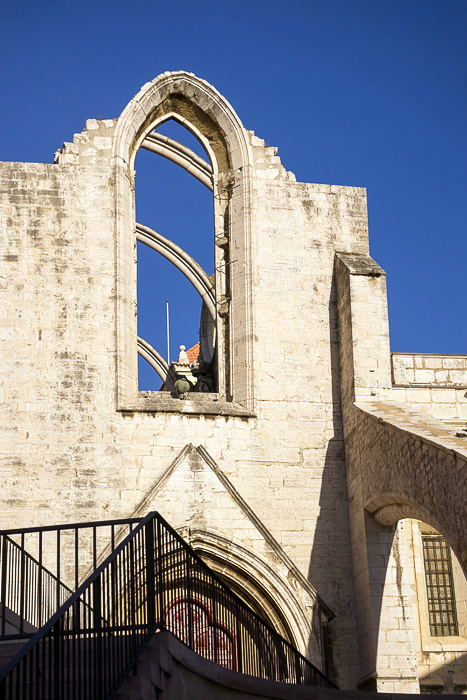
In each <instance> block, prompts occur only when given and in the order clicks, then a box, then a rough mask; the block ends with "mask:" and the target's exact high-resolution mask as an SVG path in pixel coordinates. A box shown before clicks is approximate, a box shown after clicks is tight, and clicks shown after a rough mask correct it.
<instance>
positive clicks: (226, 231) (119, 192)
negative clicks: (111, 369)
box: [113, 72, 254, 415]
mask: <svg viewBox="0 0 467 700" xmlns="http://www.w3.org/2000/svg"><path fill="white" fill-rule="evenodd" d="M170 120H172V121H173V122H175V123H176V124H178V126H179V127H180V126H181V127H184V128H185V129H187V130H188V132H190V134H191V135H192V136H193V137H195V138H196V139H197V142H198V143H199V144H200V145H201V146H202V148H203V149H204V153H205V154H206V157H203V155H202V152H201V153H200V151H199V150H198V149H196V148H195V149H194V148H190V147H189V146H186V145H184V144H183V143H182V144H180V142H179V141H177V140H176V139H173V138H171V136H168V135H167V132H166V133H164V125H166V126H167V124H168V123H169V122H170ZM140 149H141V150H142V149H144V151H149V152H152V153H151V155H153V154H156V156H163V157H165V158H166V159H168V160H171V161H172V162H174V163H176V164H177V165H179V166H180V167H181V168H182V170H186V171H187V172H188V173H189V174H190V175H192V176H194V178H195V179H196V180H198V182H200V183H202V185H204V186H205V188H206V189H207V190H210V191H212V195H211V196H212V202H213V214H214V216H213V219H214V224H213V229H214V230H213V234H212V249H213V260H212V268H208V269H204V267H205V266H204V267H203V265H202V264H201V265H200V264H198V262H197V260H196V255H194V254H192V253H191V250H193V248H192V249H191V250H190V252H189V251H188V250H186V249H185V248H184V247H183V246H181V245H179V244H178V242H176V241H174V240H172V239H171V238H170V237H167V236H166V235H164V232H163V231H158V230H157V229H156V228H155V227H153V226H151V222H146V221H140V220H138V219H137V218H136V213H138V214H139V212H138V211H136V212H135V188H136V189H137V188H138V186H139V180H138V177H139V175H138V174H136V176H135V159H136V157H137V155H138V152H139V151H140ZM251 162H252V153H251V147H250V145H249V142H248V138H247V132H246V130H245V129H244V127H243V126H242V125H241V123H240V121H239V119H238V117H237V115H236V114H235V112H234V111H233V109H232V108H231V107H230V105H229V104H228V103H227V102H226V101H225V100H224V98H222V97H221V96H220V95H219V93H217V91H215V90H214V88H212V87H211V86H210V85H208V84H207V83H205V82H204V81H202V80H199V79H198V78H195V76H193V75H191V74H188V73H183V72H176V73H165V74H163V75H161V76H159V77H158V78H156V79H155V80H154V81H152V83H148V84H147V85H145V86H144V87H143V88H142V89H141V91H140V93H139V94H138V95H136V97H135V98H134V99H133V100H132V101H131V102H130V103H129V105H128V106H127V108H126V109H125V110H124V111H123V113H122V115H121V117H120V118H119V120H118V122H117V127H116V132H115V139H114V148H113V164H114V173H115V192H116V232H117V337H118V356H117V387H118V394H117V403H118V407H119V409H120V410H159V409H160V410H180V407H179V404H180V402H179V401H178V400H177V398H175V395H174V394H173V393H172V394H171V392H170V391H162V392H152V391H141V390H140V388H139V387H138V353H139V354H140V356H141V357H143V358H144V360H145V361H147V362H149V363H150V364H151V366H152V367H153V368H154V369H155V370H156V371H158V374H160V375H162V378H163V379H164V381H165V382H166V386H165V387H164V388H167V389H170V388H171V387H170V384H171V383H172V385H173V383H174V380H175V378H176V372H175V373H174V371H173V369H174V368H170V367H168V364H167V357H166V353H165V351H164V348H161V347H158V348H155V347H154V345H153V344H152V343H151V341H150V339H147V338H144V337H140V336H139V334H138V328H137V324H138V320H137V305H136V284H137V274H136V261H137V255H136V247H137V244H139V243H141V244H143V245H145V246H148V247H150V248H152V249H153V250H154V251H156V252H157V253H158V254H159V255H160V256H162V257H163V258H164V259H165V260H167V261H169V263H170V264H172V265H174V266H175V267H176V269H177V270H178V272H179V273H180V274H181V275H183V277H184V278H186V279H187V280H188V281H189V282H190V284H191V285H192V286H193V288H194V289H195V290H196V291H197V293H198V294H199V295H200V297H201V299H202V309H201V314H200V320H199V322H198V323H199V329H200V338H199V342H200V353H199V357H198V361H197V363H196V365H195V366H194V367H193V368H192V369H194V370H195V375H196V374H197V376H196V379H197V382H196V383H198V381H199V384H198V389H201V391H199V392H196V391H195V392H194V393H193V398H196V394H197V393H198V394H203V395H204V396H203V399H202V402H201V403H200V404H196V401H195V409H196V406H197V405H199V407H200V408H199V410H200V411H201V412H211V413H212V412H217V410H220V411H222V412H225V411H227V412H232V413H233V414H239V413H240V414H242V411H243V412H244V413H246V414H248V415H249V414H250V413H251V410H253V408H254V406H253V385H254V384H253V363H252V342H253V333H252V306H251V302H250V299H251V289H250V287H251V260H250V229H251V208H250V204H249V201H250V196H251V194H250V190H251V167H249V166H251ZM163 184H164V183H161V182H159V183H155V185H154V186H155V187H157V188H161V189H163ZM137 201H138V200H137ZM185 204H186V202H184V201H183V191H181V192H180V197H179V206H180V207H183V206H185ZM195 252H196V246H195ZM164 303H165V299H162V304H164ZM159 304H160V300H159ZM159 325H161V323H160V322H159ZM195 340H197V339H196V338H195ZM183 344H184V345H191V344H192V341H191V340H190V339H188V340H187V342H183ZM233 358H235V362H233V361H232V360H233ZM175 369H176V368H175ZM171 370H172V371H171ZM141 388H142V387H141ZM206 390H207V391H206ZM190 398H191V396H190ZM177 401H178V404H177ZM209 401H211V404H210V405H208V404H209ZM235 405H236V406H237V407H236V408H235ZM229 407H230V408H229ZM195 409H194V410H195Z"/></svg>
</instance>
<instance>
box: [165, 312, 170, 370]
mask: <svg viewBox="0 0 467 700" xmlns="http://www.w3.org/2000/svg"><path fill="white" fill-rule="evenodd" d="M165 303H166V309H167V364H168V365H169V367H170V327H169V300H168V299H166V300H165Z"/></svg>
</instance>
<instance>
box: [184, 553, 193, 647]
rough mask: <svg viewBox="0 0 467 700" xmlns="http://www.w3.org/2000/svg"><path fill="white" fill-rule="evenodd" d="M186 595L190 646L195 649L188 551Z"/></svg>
mask: <svg viewBox="0 0 467 700" xmlns="http://www.w3.org/2000/svg"><path fill="white" fill-rule="evenodd" d="M186 597H187V604H188V621H187V622H188V646H189V647H190V649H193V647H194V644H193V600H192V591H191V560H190V556H189V554H188V552H187V557H186Z"/></svg>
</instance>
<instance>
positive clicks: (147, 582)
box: [0, 513, 335, 700]
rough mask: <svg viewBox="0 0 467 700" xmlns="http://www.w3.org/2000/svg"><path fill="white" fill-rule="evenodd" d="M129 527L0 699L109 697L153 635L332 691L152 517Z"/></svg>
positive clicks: (17, 665)
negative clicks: (160, 633) (167, 635)
mask: <svg viewBox="0 0 467 700" xmlns="http://www.w3.org/2000/svg"><path fill="white" fill-rule="evenodd" d="M126 522H127V524H128V523H129V521H126ZM119 524H120V525H121V524H122V521H119ZM130 524H131V531H130V532H128V534H127V535H126V536H125V537H124V539H123V540H122V541H121V542H120V544H116V543H115V542H114V544H115V546H112V551H111V552H110V554H109V555H108V556H107V558H106V559H105V561H103V562H102V564H100V565H97V560H96V566H97V568H96V569H95V570H94V571H93V572H92V573H91V575H90V576H89V577H88V578H87V579H86V581H85V582H84V583H83V584H82V585H80V586H78V587H77V589H76V591H75V592H74V593H72V594H71V595H70V596H69V598H68V599H67V600H66V601H65V603H64V604H63V605H61V607H60V608H59V609H58V610H56V612H55V613H54V614H53V615H52V617H51V619H50V620H48V622H47V623H46V624H45V625H44V626H43V627H42V628H41V629H40V630H39V631H38V632H36V633H35V634H34V635H33V636H32V637H31V639H30V640H29V641H28V642H27V643H26V644H25V646H24V648H23V649H22V650H21V652H19V653H18V654H17V655H16V657H15V658H14V659H12V660H11V662H10V663H9V664H8V665H7V666H6V667H5V668H4V669H3V671H2V672H0V695H1V697H2V698H3V697H5V698H7V699H8V698H23V699H24V700H26V698H27V699H28V700H29V699H34V700H58V699H59V698H60V700H81V698H82V699H83V700H84V699H85V698H86V700H92V699H94V698H95V699H96V700H97V699H98V698H99V699H100V698H109V699H110V698H112V697H114V695H115V693H116V692H117V690H118V688H119V687H120V685H121V683H122V682H123V680H124V679H125V677H126V676H127V675H128V673H129V672H130V671H131V669H132V668H133V666H134V664H135V662H136V660H137V658H138V657H139V655H140V654H141V653H142V651H143V650H144V648H145V647H146V646H147V644H148V643H149V641H150V639H151V638H152V636H153V634H154V633H155V632H156V630H161V629H166V630H168V631H170V632H171V633H172V634H174V635H175V636H176V637H177V638H178V639H180V640H181V641H182V642H183V643H185V644H187V645H188V646H189V647H190V648H191V649H193V650H194V651H195V652H197V653H198V654H200V655H202V656H204V657H205V658H207V659H209V660H211V661H213V662H215V663H218V664H220V665H222V666H224V667H226V668H229V669H232V670H235V671H239V672H242V673H246V674H249V675H253V676H256V677H260V678H268V679H272V680H277V681H282V682H287V683H298V684H306V685H314V686H320V687H335V686H333V684H332V683H331V682H330V681H329V680H328V679H327V678H326V677H325V676H324V675H323V674H322V673H321V672H320V671H319V670H318V669H317V668H316V667H315V666H313V664H311V663H310V662H309V661H308V660H307V659H306V658H305V657H304V656H302V655H301V654H300V653H299V652H298V651H297V650H296V649H294V648H293V647H292V645H291V644H290V643H289V642H287V641H286V640H285V639H283V638H282V637H281V636H280V635H279V634H278V633H277V632H275V630H273V629H272V628H271V627H270V626H269V625H267V624H266V623H265V622H264V621H263V620H262V619H261V618H260V617H259V616H258V615H257V614H256V613H255V612H253V611H252V610H250V609H249V608H248V607H247V606H246V605H245V603H243V602H242V601H241V599H240V598H238V596H237V595H236V594H235V593H233V592H232V591H231V590H230V589H229V588H228V587H227V586H226V585H225V584H224V583H223V582H222V581H221V580H220V579H219V578H218V577H217V576H216V575H215V574H214V573H213V572H212V571H211V570H210V569H209V568H208V567H207V566H206V564H204V562H203V561H202V560H201V559H200V558H199V557H198V556H197V555H196V553H195V552H193V550H192V549H191V548H190V547H189V545H187V544H186V543H185V542H184V541H183V539H182V538H181V537H180V536H179V535H178V534H177V533H176V532H175V531H174V530H173V529H172V528H171V527H170V526H169V525H168V524H167V523H166V522H165V520H164V519H163V518H162V517H161V516H160V515H158V514H157V513H150V514H149V515H147V516H146V517H145V518H143V519H141V520H138V521H131V523H130ZM99 525H100V524H91V526H90V527H97V526H99ZM68 527H69V526H68ZM88 527H89V526H88ZM114 536H115V533H114ZM94 542H96V537H94ZM72 568H76V567H72Z"/></svg>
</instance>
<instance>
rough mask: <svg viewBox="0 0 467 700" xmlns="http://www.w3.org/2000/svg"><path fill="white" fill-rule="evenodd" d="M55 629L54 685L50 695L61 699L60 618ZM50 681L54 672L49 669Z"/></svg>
mask: <svg viewBox="0 0 467 700" xmlns="http://www.w3.org/2000/svg"><path fill="white" fill-rule="evenodd" d="M52 631H53V685H52V688H53V690H52V693H50V697H51V698H53V700H60V620H58V621H57V622H56V623H55V625H54V626H53V628H52ZM49 678H50V680H49V683H50V682H51V680H52V674H51V673H50V671H49Z"/></svg>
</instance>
